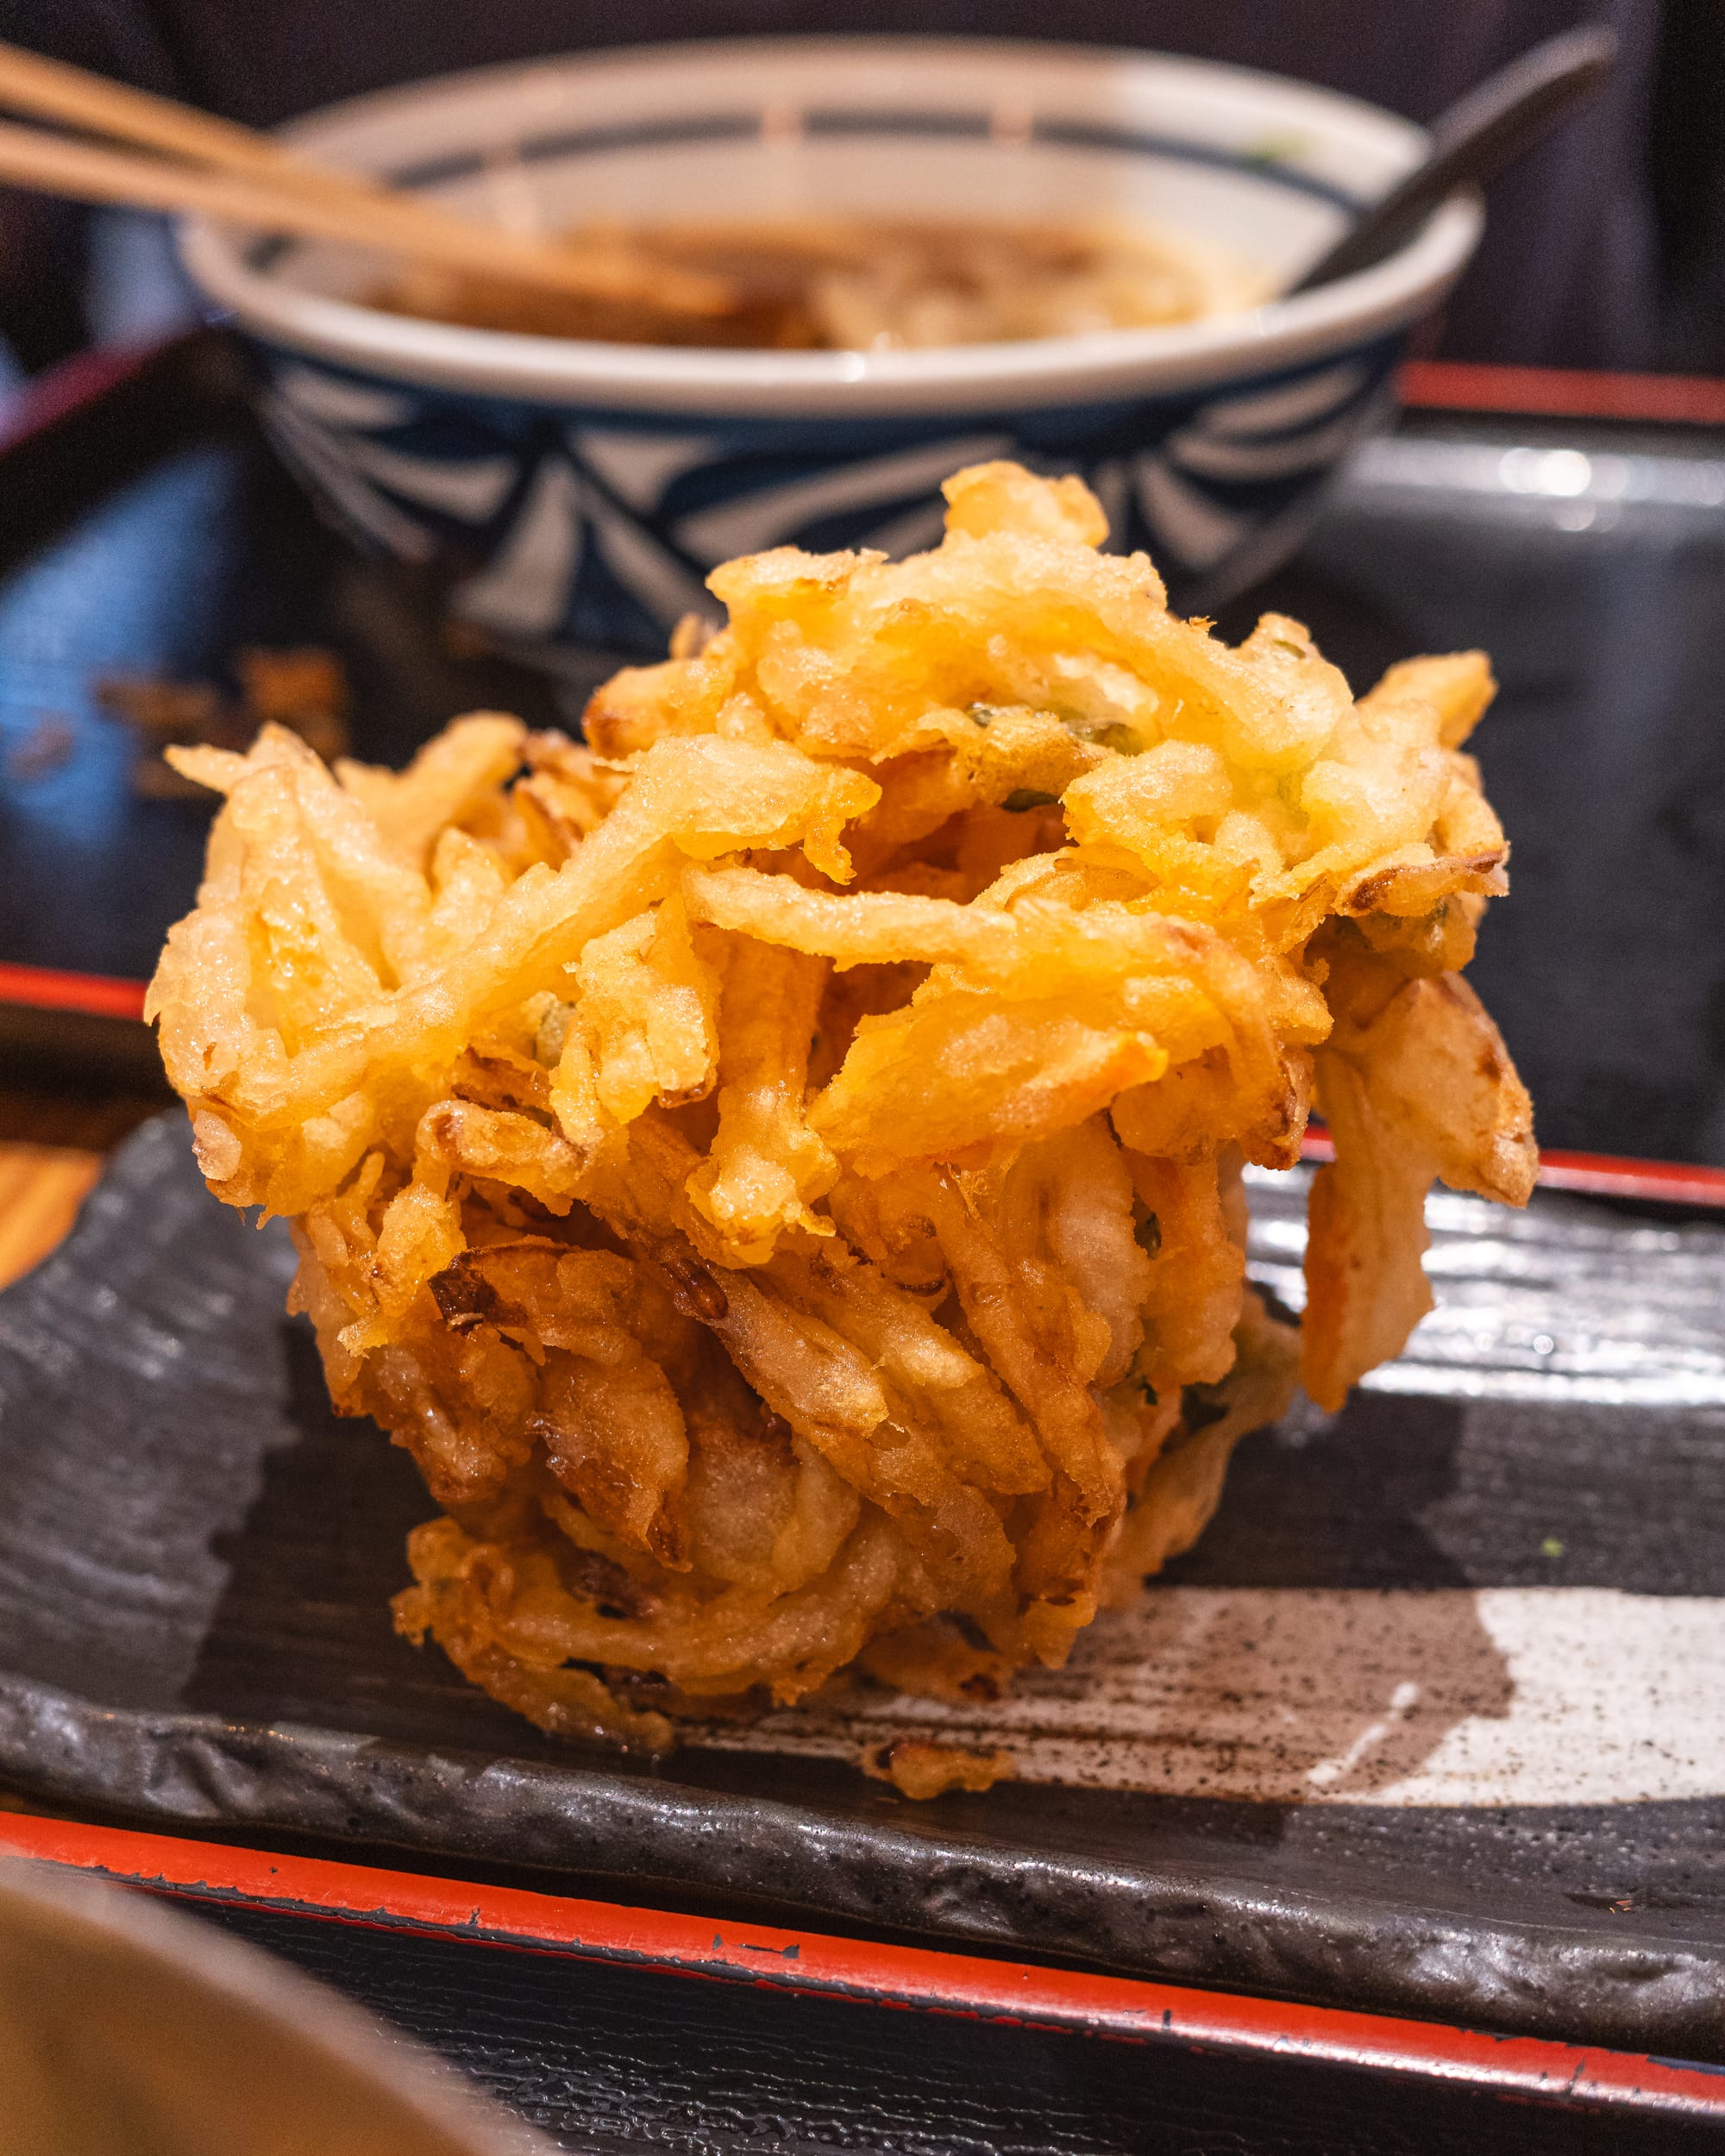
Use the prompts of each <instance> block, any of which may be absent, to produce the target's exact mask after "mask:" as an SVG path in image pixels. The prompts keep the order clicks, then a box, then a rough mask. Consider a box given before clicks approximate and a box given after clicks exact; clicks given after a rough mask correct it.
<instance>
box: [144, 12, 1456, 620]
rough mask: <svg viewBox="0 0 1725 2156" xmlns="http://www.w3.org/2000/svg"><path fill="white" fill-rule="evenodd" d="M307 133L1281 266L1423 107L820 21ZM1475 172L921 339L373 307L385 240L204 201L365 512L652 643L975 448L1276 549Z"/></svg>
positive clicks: (1218, 575) (579, 201) (533, 70)
mask: <svg viewBox="0 0 1725 2156" xmlns="http://www.w3.org/2000/svg"><path fill="white" fill-rule="evenodd" d="M287 132H288V134H289V135H290V136H291V138H292V140H293V141H295V142H297V143H298V144H300V145H302V146H303V147H304V148H306V149H307V150H308V151H312V152H315V153H317V154H319V155H321V156H326V157H328V158H329V159H330V160H334V161H337V162H341V163H343V164H348V165H351V166H357V167H361V168H364V169H366V170H369V171H373V172H380V173H384V174H386V175H388V176H389V177H390V178H391V179H392V180H394V181H395V182H397V183H398V184H400V185H407V186H411V187H414V188H417V189H421V190H423V191H425V192H426V193H427V194H428V195H432V196H436V197H439V198H442V199H447V200H448V201H449V202H451V203H453V204H461V205H463V206H466V207H469V208H473V209H475V210H480V211H482V212H483V211H489V212H490V213H491V214H493V215H496V216H500V217H505V216H509V215H510V214H511V210H512V209H513V210H517V211H518V210H519V206H520V204H521V202H522V200H523V198H524V196H525V197H527V198H528V199H529V200H530V205H531V210H532V213H533V214H534V215H535V216H536V217H537V218H538V219H539V220H541V221H543V222H544V223H545V224H546V225H547V226H549V227H555V226H557V225H561V224H564V223H573V222H577V221H579V220H580V219H582V218H584V217H589V216H621V217H632V216H679V215H683V216H687V215H691V214H693V215H699V216H756V215H762V214H771V213H774V212H779V211H782V212H786V213H788V214H797V213H800V212H805V211H811V210H812V211H817V212H818V211H837V212H848V213H854V214H859V215H865V216H866V215H875V216H919V215H923V216H927V215H931V214H932V215H938V216H1012V215H1013V214H1014V213H1015V212H1018V213H1022V214H1024V215H1025V216H1038V217H1047V216H1056V217H1057V216H1061V215H1063V214H1075V215H1076V214H1082V215H1094V214H1096V213H1099V212H1107V213H1115V214H1126V215H1132V214H1137V215H1140V216H1147V217H1148V218H1150V219H1151V221H1153V222H1156V223H1157V224H1159V225H1162V226H1164V227H1168V228H1172V229H1176V230H1178V231H1182V232H1184V233H1186V234H1189V235H1192V236H1194V237H1195V238H1196V239H1198V240H1200V241H1203V240H1210V241H1216V242H1219V243H1220V244H1221V245H1222V246H1224V247H1226V248H1229V249H1231V250H1232V251H1233V252H1234V253H1235V254H1243V255H1245V256H1246V257H1248V258H1249V259H1251V260H1254V261H1256V262H1258V263H1260V264H1262V265H1263V266H1264V267H1265V268H1266V269H1267V270H1268V272H1269V273H1270V276H1271V278H1272V279H1273V280H1274V282H1275V285H1276V287H1277V289H1280V288H1281V286H1282V285H1284V284H1285V283H1287V282H1288V281H1289V280H1291V279H1293V278H1294V277H1295V275H1296V274H1297V273H1299V271H1300V270H1301V268H1302V266H1304V265H1305V264H1307V263H1308V262H1309V261H1311V260H1314V258H1315V257H1316V255H1317V254H1319V253H1320V251H1321V250H1322V249H1323V248H1325V247H1326V246H1327V244H1328V243H1329V241H1331V239H1332V238H1333V236H1334V235H1335V234H1336V233H1337V232H1338V231H1339V229H1340V228H1341V226H1342V224H1343V222H1344V221H1345V220H1346V217H1347V216H1348V215H1349V213H1350V211H1351V210H1352V209H1353V208H1354V207H1355V205H1357V204H1362V203H1364V202H1367V201H1370V200H1371V199H1372V198H1373V197H1376V196H1377V195H1378V194H1380V193H1381V192H1382V191H1383V190H1384V189H1385V188H1386V187H1388V186H1389V185H1390V184H1391V183H1392V182H1393V181H1394V180H1395V179H1396V178H1397V177H1399V176H1400V175H1401V174H1402V172H1405V171H1406V170H1407V169H1408V166H1411V165H1412V164H1414V163H1415V161H1416V160H1417V159H1418V158H1419V156H1420V155H1421V152H1422V149H1423V147H1424V145H1425V141H1426V138H1425V136H1424V135H1423V134H1422V133H1421V130H1420V129H1419V128H1415V127H1413V126H1410V125H1409V124H1408V122H1405V121H1402V120H1398V119H1396V118H1394V117H1392V116H1390V115H1389V114H1387V113H1384V112H1380V111H1377V110H1374V109H1373V108H1371V107H1370V106H1367V105H1363V104H1359V103H1355V102H1353V101H1352V100H1351V99H1348V98H1346V97H1335V96H1333V95H1331V94H1330V93H1328V92H1327V91H1319V90H1314V89H1311V88H1308V87H1307V86H1305V85H1301V84H1298V83H1294V82H1289V81H1285V80H1283V79H1281V78H1277V77H1273V76H1267V75H1258V74H1251V73H1248V72H1243V71H1241V70H1239V69H1236V68H1229V67H1220V66H1208V65H1205V64H1201V63H1199V62H1195V61H1191V60H1171V59H1167V58H1164V57H1160V56H1158V55H1156V54H1151V53H1120V52H1108V51H1099V50H1094V49H1082V48H1077V47H1065V46H1052V45H1050V46H1044V45H1028V44H994V43H982V42H975V43H972V42H968V41H963V42H955V41H914V40H904V41H900V40H892V41H884V40H857V39H843V38H806V39H796V40H787V41H775V42H764V41H763V42H758V43H757V42H751V41H731V42H728V43H724V44H712V45H699V46H672V47H656V48H654V49H651V50H648V51H640V52H631V53H618V54H613V55H600V56H592V55H587V56H582V57H580V58H574V59H568V60H549V61H543V62H539V63H536V64H534V65H531V66H511V67H503V68H493V69H488V70H486V71H484V72H479V73H475V74H469V75H462V76H458V77H452V78H446V79H444V80H442V81H437V82H430V83H424V84H420V85H415V86H413V87H411V88H410V89H407V90H402V91H390V92H387V93H385V94H383V95H380V96H377V97H364V98H359V99H356V100H354V101H353V102H351V103H345V104H342V105H339V106H334V107H331V108H329V109H328V110H325V111H323V112H321V113H319V114H317V115H315V116H312V117H311V118H309V119H305V120H303V121H300V122H296V123H295V125H294V126H293V127H292V128H291V129H289V130H288V131H287ZM1480 220H1481V212H1480V210H1479V207H1478V204H1477V201H1476V200H1475V199H1474V198H1472V197H1456V198H1455V199H1453V200H1452V201H1451V202H1450V203H1448V204H1446V205H1445V206H1444V207H1443V208H1441V209H1440V210H1438V211H1437V213H1436V214H1435V215H1434V216H1433V218H1432V219H1431V220H1430V222H1428V223H1427V226H1426V227H1425V229H1423V230H1422V231H1421V232H1420V233H1419V234H1418V235H1416V236H1415V238H1414V239H1412V240H1411V241H1408V244H1407V245H1405V246H1404V247H1403V248H1401V249H1400V251H1399V252H1397V253H1396V254H1395V255H1393V256H1392V257H1391V258H1390V259H1389V260H1386V261H1384V262H1383V263H1382V264H1380V265H1379V266H1377V267H1376V268H1373V269H1371V270H1368V271H1365V272H1364V273H1362V274H1360V275H1358V276H1356V277H1352V278H1349V279H1345V280H1343V281H1342V282H1339V283H1338V284H1335V285H1330V286H1328V287H1327V288H1325V289H1323V290H1321V291H1315V292H1311V293H1308V294H1305V295H1303V296H1302V297H1300V298H1294V299H1287V300H1277V301H1272V302H1270V303H1269V304H1265V305H1263V306H1260V307H1258V308H1256V309H1254V310H1251V311H1250V312H1248V313H1244V314H1237V315H1233V316H1227V317H1212V318H1210V319H1208V320H1204V321H1199V322H1195V323H1188V324H1184V325H1182V326H1179V327H1176V328H1170V329H1116V330H1106V331H1101V332H1096V333H1093V334H1088V335H1082V336H1068V337H1058V338H1048V339H1044V340H1038V341H1037V342H1027V343H1018V344H994V345H971V346H955V347H951V348H942V349H938V350H921V351H899V352H867V353H856V352H778V351H774V352H764V351H763V352H749V351H736V350H712V351H705V350H693V349H687V348H657V347H654V348H649V347H643V346H639V345H620V344H603V343H597V342H577V341H575V340H572V339H571V340H565V339H556V338H549V337H534V336H524V335H510V334H505V333H504V332H500V331H496V330H486V329H463V328H458V327H454V326H451V325H449V324H446V323H433V322H420V321H415V320H408V319H404V318H402V317H398V316H393V315H390V314H386V313H383V312H380V311H379V310H376V309H373V308H370V307H367V306H366V305H365V304H362V298H363V295H364V294H365V293H366V291H367V290H369V289H372V288H373V286H374V285H375V282H376V280H377V279H378V276H379V274H380V267H381V265H380V263H379V262H378V261H377V260H376V259H375V258H372V259H367V257H365V256H363V255H361V254H357V253H354V252H352V251H348V250H343V249H341V248H335V247H332V246H325V245H321V244H312V243H304V244H292V245H287V244H284V243H283V242H281V241H270V240H267V239H262V238H260V237H259V236H258V235H255V234H248V233H245V232H242V231H239V230H235V229H232V228H227V227H222V226H217V225H213V224H210V223H207V222H191V223H189V224H188V225H187V226H186V227H185V230H184V233H183V235H182V248H183V252H184V257H185V263H186V265H187V267H188V268H189V270H190V272H191V275H192V277H193V278H194V279H195V280H196V281H197V283H198V285H200V286H201V287H202V289H203V291H204V293H205V294H206V295H207V296H208V298H209V299H210V301H211V302H212V303H214V304H215V305H216V307H217V308H219V309H222V310H226V311H227V312H228V314H229V316H230V317H231V318H232V319H233V320H234V321H235V322H236V323H238V325H239V326H240V327H241V329H243V330H244V331H245V332H246V333H247V334H248V335H249V337H250V338H251V339H252V340H253V341H254V343H255V345H256V347H257V348H259V350H260V354H261V356H262V359H263V360H264V363H265V366H266V369H267V378H268V386H267V392H266V407H267V415H268V418H269V423H270V424H271V426H272V428H273V431H274V434H275V436H276V439H277V441H278V442H279V444H280V446H281V448H283V449H284V451H285V453H286V454H287V455H288V457H289V458H290V459H291V461H292V462H293V463H294V464H295V466H296V467H298V470H299V471H300V472H301V473H303V474H304V478H305V479H306V480H307V481H308V483H309V484H310V485H311V487H312V488H313V489H314V491H315V492H317V494H318V495H319V496H321V497H322V498H323V499H324V500H325V502H326V503H328V504H329V505H331V506H333V507H334V508H335V509H336V511H339V512H340V514H341V515H342V517H344V518H345V520H346V521H347V522H348V524H349V525H350V526H352V527H354V528H355V529H356V530H357V531H358V532H359V533H360V534H361V536H363V537H364V538H365V539H366V540H367V541H368V542H370V543H372V544H373V545H374V546H378V547H381V548H385V549H386V550H387V551H389V552H391V553H393V554H397V555H405V556H407V557H410V558H411V559H415V560H421V561H423V560H427V559H430V558H432V557H434V556H435V557H437V558H439V559H440V560H441V561H442V564H443V566H444V567H445V569H446V571H447V573H449V576H450V578H451V580H452V603H453V604H454V605H455V607H456V609H457V610H458V611H460V612H461V613H463V614H465V615H466V616H467V617H469V618H471V619H472V620H474V622H476V623H478V624H481V625H483V626H485V627H486V628H487V629H489V630H491V631H492V632H493V633H494V634H497V635H499V636H503V637H504V638H505V639H507V640H508V641H510V642H512V643H514V644H516V645H517V646H525V647H528V648H532V647H537V648H539V649H541V650H543V651H544V652H546V653H547V654H548V655H555V651H556V649H558V648H559V647H565V648H567V647H568V646H571V645H582V646H588V647H592V646H595V645H597V646H599V647H601V648H603V649H609V650H613V651H636V652H648V653H652V652H657V651H661V650H662V649H663V648H664V639H665V635H666V631H667V630H668V628H669V626H670V625H671V624H673V623H674V621H675V620H676V618H677V617H678V616H679V615H681V614H683V613H685V612H687V611H691V610H695V611H712V601H711V600H710V599H708V598H707V596H706V592H705V590H704V586H703V580H704V579H705V577H706V573H707V572H708V571H709V570H710V569H711V568H712V567H713V565H714V564H715V563H717V562H718V561H724V560H725V559H726V558H727V557H729V556H731V555H737V554H742V553H751V552H754V551H756V550H757V549H758V548H764V547H770V546H775V545H779V544H781V543H785V542H795V543H797V544H800V545H802V546H806V547H808V548H813V549H816V550H825V549H828V548H839V547H849V546H872V547H879V548H882V549H884V550H885V551H886V552H888V553H889V554H901V553H906V552H910V551H913V550H914V549H915V548H919V547H921V546H924V545H926V544H928V543H930V542H931V541H932V540H934V539H935V538H936V537H937V536H938V532H939V530H940V499H939V494H938V487H939V482H940V481H941V480H942V479H944V477H945V476H946V475H947V473H950V472H951V471H952V470H954V469H955V468H956V467H958V466H960V465H963V464H967V463H972V462H975V461H977V460H978V459H980V458H984V457H993V456H1015V457H1019V458H1021V459H1022V460H1024V461H1026V462H1027V463H1030V464H1032V465H1035V466H1038V467H1041V468H1043V469H1045V470H1051V471H1057V472H1067V471H1078V472H1082V473H1083V474H1084V475H1085V476H1086V478H1087V479H1088V480H1089V482H1090V484H1091V486H1094V487H1095V490H1096V492H1097V493H1098V494H1099V495H1100V497H1101V500H1102V502H1103V504H1104V505H1105V507H1106V508H1107V512H1108V515H1109V517H1110V519H1111V522H1112V527H1113V531H1112V540H1111V543H1112V544H1113V545H1114V546H1116V547H1120V548H1132V547H1144V548H1148V550H1149V552H1150V553H1151V555H1152V556H1153V557H1154V559H1155V560H1156V561H1157V564H1158V566H1159V567H1161V569H1162V570H1163V572H1164V575H1165V576H1166V577H1167V578H1168V580H1169V581H1170V586H1171V588H1172V590H1173V592H1174V595H1175V597H1176V599H1177V600H1179V601H1181V602H1182V603H1183V604H1185V605H1188V606H1203V605H1214V603H1216V602H1217V601H1218V600H1219V599H1222V598H1224V597H1226V596H1227V595H1228V594H1229V593H1231V592H1234V591H1237V590H1239V589H1240V588H1241V587H1243V586H1245V584H1246V583H1248V582H1249V581H1250V580H1251V579H1252V578H1254V577H1256V576H1258V575H1259V574H1261V573H1263V572H1264V571H1265V570H1267V569H1268V568H1270V567H1272V566H1273V565H1274V564H1275V563H1276V562H1277V561H1280V560H1281V559H1283V556H1285V555H1287V554H1288V553H1289V551H1290V550H1291V549H1292V548H1294V547H1295V545H1296V544H1297V542H1298V541H1299V539H1300V537H1301V536H1302V532H1303V531H1304V530H1305V529H1306V527H1307V525H1308V523H1309V522H1310V520H1311V518H1312V517H1313V515H1314V512H1315V510H1316V506H1317V502H1318V498H1319V496H1320V492H1321V489H1322V486H1323V483H1324V481H1325V479H1326V478H1327V475H1328V474H1329V473H1330V472H1331V471H1332V470H1333V468H1334V467H1335V465H1336V463H1337V461H1338V460H1339V458H1340V457H1341V456H1342V455H1343V454H1344V453H1345V452H1346V450H1347V449H1348V448H1349V447H1350V446H1351V445H1352V443H1353V442H1355V441H1356V440H1357V439H1358V437H1359V436H1360V435H1361V434H1362V433H1363V432H1364V431H1365V429H1368V428H1369V427H1371V425H1372V424H1373V423H1374V422H1375V421H1377V419H1378V418H1379V417H1380V416H1381V414H1382V412H1383V409H1384V406H1385V404H1386V402H1387V400H1388V399H1389V396H1390V394H1391V382H1392V370H1393V368H1394V366H1395V363H1396V358H1397V356H1398V354H1399V353H1400V351H1401V349H1402V343H1403V341H1404V339H1405V337H1406V335H1407V333H1408V330H1409V329H1410V328H1411V327H1412V325H1413V324H1414V323H1415V322H1417V321H1418V320H1419V318H1420V317H1421V316H1422V315H1424V314H1426V313H1427V311H1428V310H1430V309H1431V308H1432V307H1433V305H1435V304H1436V303H1437V302H1438V301H1439V300H1440V298H1441V297H1442V296H1443V294H1444V292H1445V291H1446V290H1447V289H1448V287H1449V285H1451V283H1452V281H1453V279H1455V277H1456V275H1457V274H1458V272H1459V271H1460V269H1461V267H1462V266H1463V264H1464V263H1465V261H1466V260H1467V258H1468V255H1469V254H1470V253H1471V251H1472V248H1473V247H1474V245H1475V243H1476V241H1477V238H1478V235H1479V229H1480Z"/></svg>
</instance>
